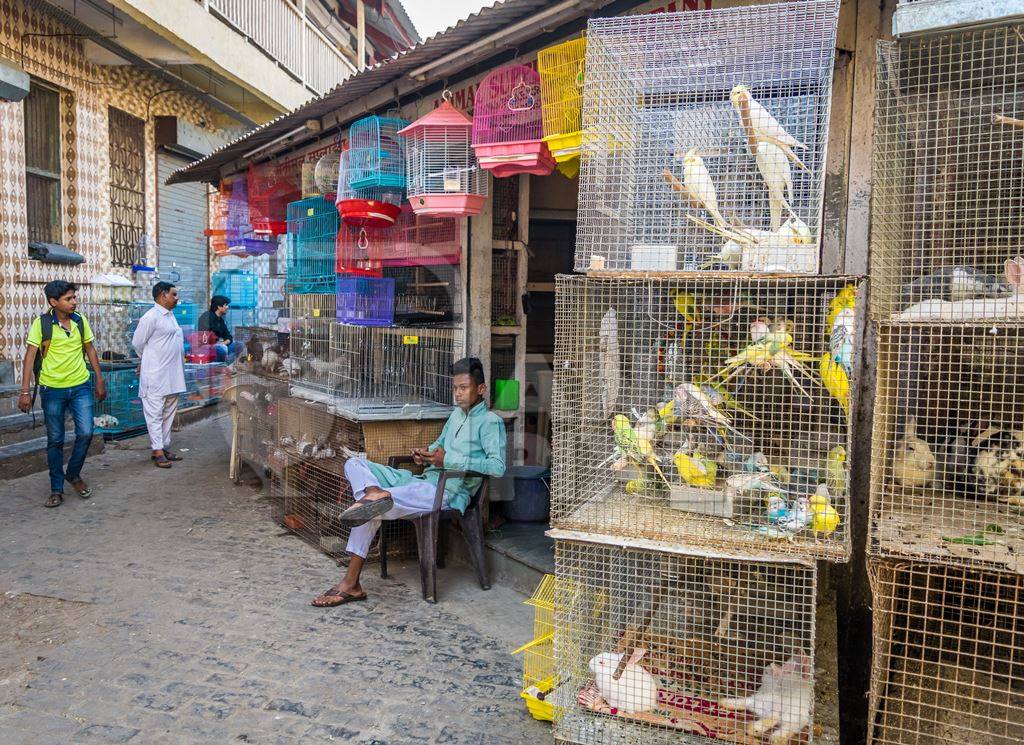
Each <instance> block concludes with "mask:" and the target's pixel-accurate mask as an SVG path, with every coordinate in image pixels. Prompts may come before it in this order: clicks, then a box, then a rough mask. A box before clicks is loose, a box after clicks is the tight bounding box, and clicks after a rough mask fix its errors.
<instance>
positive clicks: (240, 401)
mask: <svg viewBox="0 0 1024 745" xmlns="http://www.w3.org/2000/svg"><path fill="white" fill-rule="evenodd" d="M287 396H288V385H287V382H282V381H280V380H275V379H273V378H272V377H267V376H264V375H261V374H258V373H257V374H251V373H248V372H242V371H241V370H236V372H235V375H234V377H233V379H232V381H231V385H230V386H229V387H228V388H227V389H226V390H225V392H224V398H225V400H227V401H228V402H229V403H230V405H231V406H232V407H233V409H234V418H233V423H234V427H235V457H236V458H238V460H239V461H241V462H244V463H247V464H248V465H249V466H250V467H251V468H252V469H253V471H255V472H256V473H258V474H260V475H263V473H264V472H265V471H266V470H267V469H269V468H270V463H271V450H272V449H273V448H274V447H275V445H276V444H277V414H278V407H279V404H280V402H281V401H282V400H283V399H284V398H286V397H287Z"/></svg>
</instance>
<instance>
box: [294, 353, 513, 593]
mask: <svg viewBox="0 0 1024 745" xmlns="http://www.w3.org/2000/svg"><path fill="white" fill-rule="evenodd" d="M452 388H453V389H454V394H455V405H456V407H457V408H456V409H455V411H453V412H452V414H451V416H449V417H448V421H447V422H445V425H444V429H443V430H441V436H440V437H438V438H437V439H436V440H435V441H434V442H432V443H430V445H428V446H427V447H426V448H416V449H414V450H413V451H412V453H413V457H414V459H415V460H416V462H417V463H418V464H421V465H426V466H427V467H426V469H425V470H424V471H423V474H422V475H419V476H416V475H414V474H413V473H412V472H410V471H406V470H404V469H401V470H400V469H396V468H390V467H388V466H382V465H380V464H379V463H373V462H371V461H368V460H366V459H364V458H350V459H349V460H348V462H347V463H345V476H346V477H347V478H348V480H349V483H350V484H351V485H352V495H353V497H354V498H355V499H356V503H355V504H354V505H352V506H351V507H350V508H349V509H347V510H345V512H344V513H342V515H341V518H342V519H343V520H347V521H349V522H352V523H357V526H356V527H354V528H353V529H352V532H351V533H350V534H349V539H348V546H347V549H346V550H347V551H348V553H349V554H350V555H351V559H350V561H349V565H348V571H347V572H346V573H345V576H344V577H343V578H342V580H341V582H339V583H338V584H337V585H335V586H334V587H332V588H331V589H330V590H328V591H327V592H325V593H324V594H323V595H321V596H320V597H318V598H316V599H315V600H313V605H315V606H317V607H318V608H330V607H334V606H336V605H343V604H344V603H351V602H355V601H359V600H366V593H365V592H364V591H363V588H362V586H361V585H360V584H359V575H360V573H361V572H362V569H363V563H364V561H365V560H366V554H367V553H368V552H369V550H370V544H371V543H372V542H373V538H374V536H376V535H377V530H378V529H379V528H380V524H381V521H382V520H397V519H399V518H402V517H411V516H414V515H422V514H424V513H426V512H430V511H431V510H432V509H433V507H434V495H435V493H436V491H437V482H438V479H439V478H440V476H441V472H442V471H445V470H448V471H475V472H477V473H483V474H486V475H488V476H495V477H497V476H502V475H504V473H505V447H506V438H505V423H504V422H503V421H502V420H501V417H499V416H498V415H497V414H495V413H494V412H492V411H490V410H489V409H488V408H487V402H486V401H484V400H483V396H484V394H485V393H486V391H487V386H486V385H485V384H484V369H483V365H481V364H480V360H478V359H476V358H475V357H467V358H466V359H463V360H459V361H458V362H456V363H455V364H454V365H452ZM479 488H480V479H479V478H467V479H454V478H452V479H448V481H447V482H446V483H445V490H444V502H443V506H442V509H455V510H458V511H459V512H465V510H466V506H467V505H468V504H469V500H470V498H471V497H472V496H473V494H474V493H475V492H476V490H477V489H479Z"/></svg>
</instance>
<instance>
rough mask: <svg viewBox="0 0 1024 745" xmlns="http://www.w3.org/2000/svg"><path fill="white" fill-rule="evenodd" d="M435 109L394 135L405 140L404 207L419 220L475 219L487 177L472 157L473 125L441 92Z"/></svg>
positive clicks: (481, 206) (485, 196)
mask: <svg viewBox="0 0 1024 745" xmlns="http://www.w3.org/2000/svg"><path fill="white" fill-rule="evenodd" d="M443 99H444V100H443V101H442V103H441V105H440V106H438V107H437V108H436V109H434V110H433V111H431V112H430V113H429V114H427V115H426V116H423V117H421V118H419V119H417V120H416V121H415V122H413V123H412V124H410V125H409V126H408V127H406V128H405V129H403V130H402V131H401V132H399V133H398V134H400V135H402V136H403V137H405V138H406V147H405V160H406V169H405V170H406V174H407V177H408V185H407V190H408V193H409V203H410V204H411V205H412V209H413V211H414V212H416V213H417V214H419V215H449V216H452V217H466V216H469V215H478V214H480V210H481V209H482V208H483V205H484V201H485V200H486V199H487V177H486V175H485V174H484V172H483V171H482V170H481V168H480V166H479V165H478V164H477V162H476V158H475V157H474V156H473V148H472V146H471V144H470V143H471V140H472V129H473V121H472V120H471V119H470V118H469V117H468V116H466V115H465V114H464V113H462V112H461V111H459V110H458V109H456V108H455V107H454V106H452V104H451V100H450V99H451V93H450V92H448V91H445V92H444V95H443Z"/></svg>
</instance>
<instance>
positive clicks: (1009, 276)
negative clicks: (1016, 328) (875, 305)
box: [896, 256, 1024, 321]
mask: <svg viewBox="0 0 1024 745" xmlns="http://www.w3.org/2000/svg"><path fill="white" fill-rule="evenodd" d="M1003 270H1004V272H1005V273H1006V280H1007V282H1008V283H1009V285H1010V287H1011V289H1012V290H1013V292H1012V293H1011V294H1009V295H1004V296H1003V297H986V298H974V299H972V300H957V301H949V300H923V301H921V302H920V303H914V304H913V305H911V306H910V307H909V308H907V309H906V310H904V311H903V312H902V313H900V314H898V315H897V316H896V317H897V318H898V319H899V320H902V321H922V320H942V321H961V320H970V319H978V318H1024V287H1022V286H1021V284H1022V281H1024V257H1020V256H1018V257H1016V258H1014V259H1007V260H1006V262H1005V263H1004V264H1003Z"/></svg>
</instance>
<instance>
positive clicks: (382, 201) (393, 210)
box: [335, 150, 404, 228]
mask: <svg viewBox="0 0 1024 745" xmlns="http://www.w3.org/2000/svg"><path fill="white" fill-rule="evenodd" d="M350 163H351V151H350V150H345V151H343V152H342V153H340V157H339V159H338V172H337V176H338V179H337V196H336V197H335V200H336V201H335V204H336V206H337V207H338V214H339V215H340V216H341V220H342V222H344V223H345V224H346V225H356V226H359V227H365V228H384V227H387V226H388V225H393V224H394V222H395V219H396V218H397V217H398V213H399V212H401V211H402V202H403V201H404V200H403V192H402V190H401V189H396V188H392V187H382V186H371V187H367V188H364V189H358V190H357V189H353V188H352V186H351V185H350V184H349V174H350V173H351V168H350Z"/></svg>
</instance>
